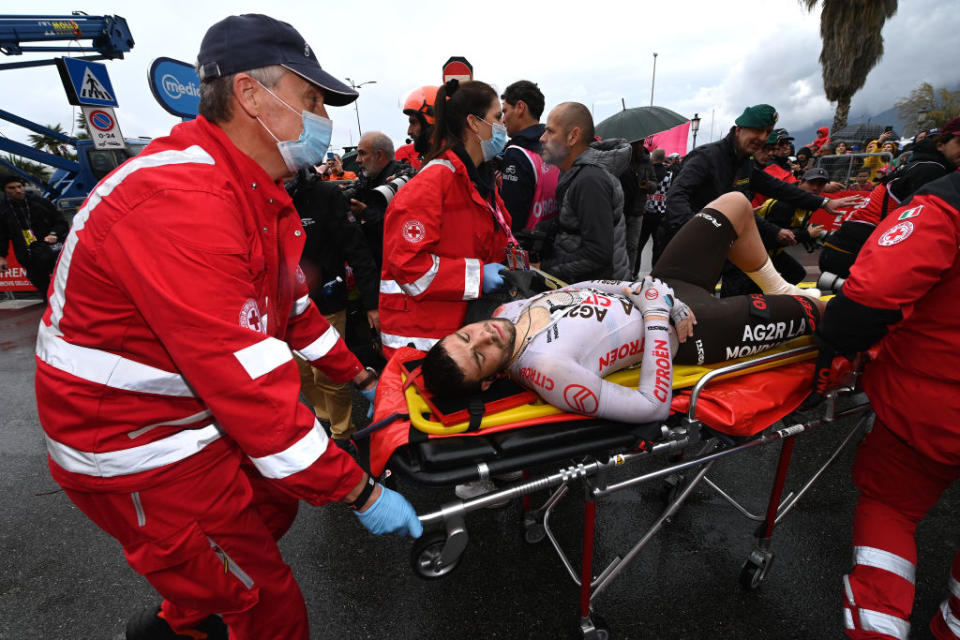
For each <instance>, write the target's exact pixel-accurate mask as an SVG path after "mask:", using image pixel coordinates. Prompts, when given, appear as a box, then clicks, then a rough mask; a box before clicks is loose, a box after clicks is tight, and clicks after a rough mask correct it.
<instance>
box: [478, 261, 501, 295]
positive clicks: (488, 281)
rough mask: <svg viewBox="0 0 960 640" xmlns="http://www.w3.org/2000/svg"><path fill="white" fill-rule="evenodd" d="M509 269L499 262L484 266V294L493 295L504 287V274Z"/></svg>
mask: <svg viewBox="0 0 960 640" xmlns="http://www.w3.org/2000/svg"><path fill="white" fill-rule="evenodd" d="M506 270H507V268H506V267H505V266H503V265H502V264H500V263H499V262H491V263H489V264H485V265H483V292H484V293H493V292H494V291H496V290H497V289H499V288H500V287H502V286H503V276H502V275H501V273H502V272H504V271H506Z"/></svg>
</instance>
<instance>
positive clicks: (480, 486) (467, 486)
mask: <svg viewBox="0 0 960 640" xmlns="http://www.w3.org/2000/svg"><path fill="white" fill-rule="evenodd" d="M496 490H497V485H495V484H493V480H474V481H473V482H465V483H463V484H458V485H457V486H456V487H455V488H454V490H453V492H454V493H455V494H456V496H457V497H458V498H460V499H461V500H472V499H473V498H479V497H480V496H483V495H486V494H488V493H490V492H491V491H496ZM509 502H510V499H509V498H504V499H503V500H498V501H497V502H494V503H493V504H490V505H487V508H488V509H499V508H500V507H503V506H506V505H507V503H509Z"/></svg>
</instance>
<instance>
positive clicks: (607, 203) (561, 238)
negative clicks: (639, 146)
mask: <svg viewBox="0 0 960 640" xmlns="http://www.w3.org/2000/svg"><path fill="white" fill-rule="evenodd" d="M540 141H541V142H542V143H543V151H542V153H543V159H544V161H545V162H547V163H549V164H552V165H556V166H557V167H559V169H560V180H559V183H558V184H557V195H556V198H557V210H558V211H559V214H558V216H557V218H556V225H557V226H556V233H555V235H554V236H553V242H552V246H551V247H549V248H548V252H547V253H548V256H547V257H545V258H544V260H543V262H542V263H541V267H542V268H543V270H544V271H546V272H547V273H549V274H551V275H553V276H555V277H557V278H559V279H561V280H563V281H565V282H581V281H583V280H598V279H599V280H617V279H628V278H629V274H630V266H629V259H628V257H627V247H626V224H625V221H624V217H623V188H622V187H621V186H620V181H619V179H618V178H617V176H619V175H620V174H622V173H623V172H624V171H626V170H627V168H628V167H629V166H630V153H631V151H630V145H629V144H627V142H626V141H625V140H604V141H602V142H594V130H593V118H592V117H591V115H590V111H589V110H588V109H587V108H586V107H585V106H584V105H582V104H580V103H579V102H564V103H562V104H559V105H557V106H556V107H555V108H554V109H553V110H552V111H551V112H550V115H549V116H548V117H547V125H546V130H545V131H544V133H543V136H542V137H541V138H540Z"/></svg>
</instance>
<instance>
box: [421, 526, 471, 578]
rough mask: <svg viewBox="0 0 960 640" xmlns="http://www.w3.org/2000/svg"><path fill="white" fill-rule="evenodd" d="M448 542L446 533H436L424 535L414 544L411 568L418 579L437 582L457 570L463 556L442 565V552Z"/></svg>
mask: <svg viewBox="0 0 960 640" xmlns="http://www.w3.org/2000/svg"><path fill="white" fill-rule="evenodd" d="M446 541H447V535H446V533H444V532H443V531H435V532H433V533H429V534H426V535H424V536H423V537H422V538H420V539H419V540H417V541H416V542H415V543H414V544H413V549H412V550H411V553H410V566H411V567H413V572H414V573H415V574H417V576H418V577H420V578H423V579H424V580H436V579H437V578H442V577H443V576H445V575H447V574H448V573H450V572H451V571H453V570H454V569H456V568H457V565H458V564H459V563H460V558H461V557H462V556H457V557H456V558H454V559H453V561H452V562H450V563H448V564H442V563H441V560H440V552H441V551H443V545H444V544H445V543H446Z"/></svg>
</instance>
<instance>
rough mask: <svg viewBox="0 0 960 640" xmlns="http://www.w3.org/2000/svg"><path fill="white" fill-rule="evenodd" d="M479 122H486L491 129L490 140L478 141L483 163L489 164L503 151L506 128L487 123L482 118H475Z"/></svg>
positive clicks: (498, 124) (494, 123)
mask: <svg viewBox="0 0 960 640" xmlns="http://www.w3.org/2000/svg"><path fill="white" fill-rule="evenodd" d="M477 120H480V121H481V122H486V123H487V124H488V125H490V127H491V128H492V129H493V131H492V132H491V135H490V138H488V139H487V140H480V150H481V151H483V161H484V162H490V161H491V160H493V159H494V158H496V157H497V156H498V155H500V152H502V151H503V148H504V147H506V146H507V128H506V127H505V126H503V125H502V124H500V123H499V122H487V121H486V120H484V119H483V118H477Z"/></svg>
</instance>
